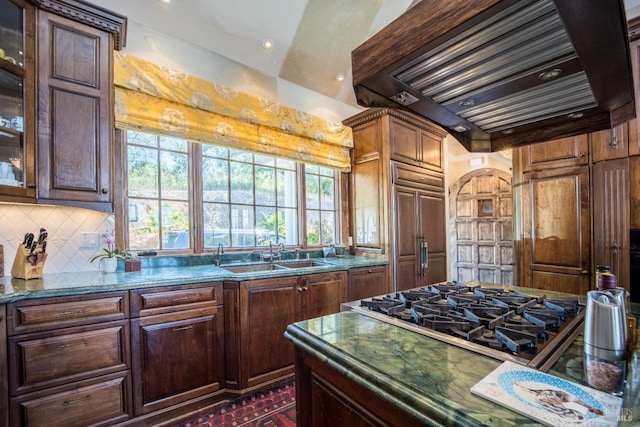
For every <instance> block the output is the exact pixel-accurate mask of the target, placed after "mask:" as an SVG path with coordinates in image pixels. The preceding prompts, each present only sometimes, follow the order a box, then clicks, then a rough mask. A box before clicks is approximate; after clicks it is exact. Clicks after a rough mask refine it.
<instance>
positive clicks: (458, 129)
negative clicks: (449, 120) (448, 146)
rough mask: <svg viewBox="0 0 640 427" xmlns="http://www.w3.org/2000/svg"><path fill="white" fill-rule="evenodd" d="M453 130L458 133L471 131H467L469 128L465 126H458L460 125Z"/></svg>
mask: <svg viewBox="0 0 640 427" xmlns="http://www.w3.org/2000/svg"><path fill="white" fill-rule="evenodd" d="M453 130H455V131H456V132H464V131H467V130H469V129H467V127H466V126H465V125H463V124H458V125H455V126H454V127H453Z"/></svg>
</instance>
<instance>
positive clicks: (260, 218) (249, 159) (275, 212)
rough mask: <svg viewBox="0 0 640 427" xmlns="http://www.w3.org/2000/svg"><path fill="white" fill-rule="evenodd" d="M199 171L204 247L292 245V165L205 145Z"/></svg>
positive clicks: (294, 239) (294, 194)
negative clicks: (201, 187) (200, 177)
mask: <svg viewBox="0 0 640 427" xmlns="http://www.w3.org/2000/svg"><path fill="white" fill-rule="evenodd" d="M202 170H203V174H202V175H203V178H202V179H203V217H204V247H205V248H213V247H215V246H217V245H218V243H222V244H223V245H224V246H226V247H232V248H233V247H247V246H250V247H251V246H263V245H266V244H268V243H269V242H271V243H273V244H274V245H275V244H278V243H284V244H286V245H297V244H298V221H297V217H298V206H297V200H298V193H297V188H298V186H297V182H296V164H295V162H293V161H290V160H282V159H276V158H274V157H268V156H263V155H258V154H251V153H247V152H244V151H239V150H229V149H226V148H223V147H215V146H210V145H205V146H203V147H202ZM229 177H232V179H230V178H229Z"/></svg>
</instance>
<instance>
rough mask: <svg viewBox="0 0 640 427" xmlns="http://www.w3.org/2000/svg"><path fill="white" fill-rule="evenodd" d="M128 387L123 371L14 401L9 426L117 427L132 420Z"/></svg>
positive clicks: (125, 373) (127, 377) (32, 394)
mask: <svg viewBox="0 0 640 427" xmlns="http://www.w3.org/2000/svg"><path fill="white" fill-rule="evenodd" d="M129 383H130V379H129V371H122V372H117V373H114V374H109V375H104V376H101V377H97V378H91V379H88V380H84V381H78V382H76V383H73V384H71V385H66V386H62V387H56V388H55V389H50V390H44V391H41V392H36V393H28V394H24V395H20V396H17V397H14V398H12V399H11V424H10V425H12V426H65V427H85V426H89V425H90V426H112V425H116V424H118V423H119V422H123V421H126V420H127V419H129V400H128V399H127V395H128V394H129V387H130V385H129ZM3 425H9V424H3Z"/></svg>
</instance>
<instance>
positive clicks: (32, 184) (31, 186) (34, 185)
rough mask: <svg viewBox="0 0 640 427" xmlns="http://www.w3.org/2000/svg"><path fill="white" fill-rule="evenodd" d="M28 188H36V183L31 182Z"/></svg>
mask: <svg viewBox="0 0 640 427" xmlns="http://www.w3.org/2000/svg"><path fill="white" fill-rule="evenodd" d="M27 187H29V188H36V184H35V183H33V182H30V183H28V184H27Z"/></svg>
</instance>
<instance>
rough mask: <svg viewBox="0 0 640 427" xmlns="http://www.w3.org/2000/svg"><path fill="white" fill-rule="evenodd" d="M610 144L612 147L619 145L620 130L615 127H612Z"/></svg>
mask: <svg viewBox="0 0 640 427" xmlns="http://www.w3.org/2000/svg"><path fill="white" fill-rule="evenodd" d="M609 146H610V147H611V148H616V147H617V146H618V132H617V130H616V128H615V127H614V128H613V129H611V141H609Z"/></svg>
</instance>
